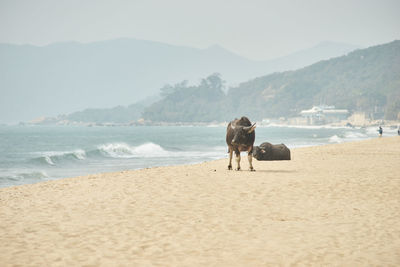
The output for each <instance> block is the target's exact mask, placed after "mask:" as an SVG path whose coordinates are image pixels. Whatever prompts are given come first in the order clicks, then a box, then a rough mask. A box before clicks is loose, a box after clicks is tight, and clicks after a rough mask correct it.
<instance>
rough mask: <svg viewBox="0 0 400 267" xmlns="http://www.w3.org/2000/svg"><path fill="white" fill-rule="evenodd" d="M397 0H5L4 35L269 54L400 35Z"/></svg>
mask: <svg viewBox="0 0 400 267" xmlns="http://www.w3.org/2000/svg"><path fill="white" fill-rule="evenodd" d="M399 10H400V1H398V0H374V1H373V0H335V1H333V0H332V1H328V0H303V1H300V0H290V1H289V0H280V1H277V0H276V1H271V0H263V1H262V0H247V1H243V0H229V1H227V0H225V1H222V0H202V1H191V0H186V1H185V0H168V1H166V0H164V1H162V0H132V1H128V0H113V1H111V0H110V1H102V0H99V1H93V0H78V1H77V0H68V1H67V0H65V1H61V0H36V1H34V0H27V1H20V0H0V42H1V43H12V44H33V45H40V46H41V45H47V44H50V43H55V42H65V41H78V42H83V43H87V42H95V41H100V40H109V39H115V38H136V39H144V40H152V41H158V42H163V43H168V44H173V45H182V46H190V47H196V48H207V47H209V46H211V45H214V44H219V45H221V46H223V47H224V48H226V49H228V50H230V51H232V52H235V53H237V54H239V55H241V56H244V57H247V58H249V59H255V60H266V59H272V58H277V57H280V56H285V55H288V54H290V53H293V52H295V51H298V50H302V49H306V48H310V47H313V46H315V45H317V44H318V43H320V42H323V41H335V42H342V43H348V44H353V45H359V46H362V47H369V46H372V45H376V44H382V43H387V42H390V41H393V40H395V39H400V16H399Z"/></svg>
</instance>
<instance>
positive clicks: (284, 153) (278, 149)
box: [253, 142, 290, 160]
mask: <svg viewBox="0 0 400 267" xmlns="http://www.w3.org/2000/svg"><path fill="white" fill-rule="evenodd" d="M253 156H254V157H255V158H256V159H257V160H290V150H289V148H287V146H285V145H284V144H280V145H272V144H270V143H268V142H265V143H262V144H261V145H260V146H255V147H254V150H253Z"/></svg>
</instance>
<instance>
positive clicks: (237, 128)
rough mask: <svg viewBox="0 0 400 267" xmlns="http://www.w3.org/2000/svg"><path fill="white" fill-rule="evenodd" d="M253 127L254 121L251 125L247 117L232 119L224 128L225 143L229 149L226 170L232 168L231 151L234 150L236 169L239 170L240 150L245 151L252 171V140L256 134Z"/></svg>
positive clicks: (254, 126)
mask: <svg viewBox="0 0 400 267" xmlns="http://www.w3.org/2000/svg"><path fill="white" fill-rule="evenodd" d="M255 128H256V125H255V123H254V124H253V125H251V122H250V120H249V119H248V118H247V117H241V118H240V119H234V120H233V121H231V122H230V123H229V124H228V127H227V128H226V143H227V144H228V149H229V150H228V152H229V165H228V170H232V154H233V151H235V156H236V162H237V169H236V170H237V171H239V170H240V152H241V151H247V155H248V159H249V164H250V171H254V168H253V164H252V159H253V158H252V153H253V144H254V140H255V138H256V134H255V132H254V129H255Z"/></svg>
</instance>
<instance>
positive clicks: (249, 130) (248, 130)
mask: <svg viewBox="0 0 400 267" xmlns="http://www.w3.org/2000/svg"><path fill="white" fill-rule="evenodd" d="M255 128H256V123H253V125H251V126H247V127H243V130H245V131H246V132H248V133H251V132H252V131H254V129H255Z"/></svg>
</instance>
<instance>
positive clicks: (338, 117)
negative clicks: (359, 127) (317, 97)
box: [300, 105, 349, 125]
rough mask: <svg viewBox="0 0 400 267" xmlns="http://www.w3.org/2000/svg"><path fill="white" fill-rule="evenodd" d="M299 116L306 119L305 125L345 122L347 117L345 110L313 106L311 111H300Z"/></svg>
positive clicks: (347, 112) (347, 113)
mask: <svg viewBox="0 0 400 267" xmlns="http://www.w3.org/2000/svg"><path fill="white" fill-rule="evenodd" d="M300 114H301V116H302V117H304V118H306V119H307V124H309V125H315V124H325V123H334V122H340V121H342V120H345V119H346V118H347V117H348V116H349V111H348V110H347V109H335V106H324V105H323V106H314V107H312V108H311V109H307V110H302V111H301V112H300Z"/></svg>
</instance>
